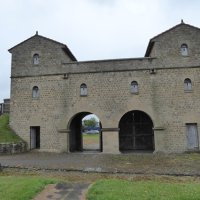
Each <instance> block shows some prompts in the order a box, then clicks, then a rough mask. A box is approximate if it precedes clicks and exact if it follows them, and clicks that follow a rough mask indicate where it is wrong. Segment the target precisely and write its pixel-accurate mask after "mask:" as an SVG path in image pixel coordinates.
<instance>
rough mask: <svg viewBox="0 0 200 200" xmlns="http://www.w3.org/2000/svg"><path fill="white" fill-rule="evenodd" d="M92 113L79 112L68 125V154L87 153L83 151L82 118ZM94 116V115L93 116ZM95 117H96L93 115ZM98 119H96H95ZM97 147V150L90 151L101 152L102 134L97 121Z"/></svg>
mask: <svg viewBox="0 0 200 200" xmlns="http://www.w3.org/2000/svg"><path fill="white" fill-rule="evenodd" d="M91 114H93V113H90V112H80V113H77V114H76V115H75V116H74V117H73V118H72V119H71V122H70V125H69V130H70V131H69V151H70V152H82V151H87V150H86V149H84V145H83V136H84V134H83V118H85V117H86V116H88V115H91ZM94 115H95V114H94ZM95 116H96V115H95ZM97 118H98V117H97ZM99 128H100V130H99V140H98V141H99V145H98V148H95V149H90V150H93V151H100V152H102V132H101V122H100V121H99Z"/></svg>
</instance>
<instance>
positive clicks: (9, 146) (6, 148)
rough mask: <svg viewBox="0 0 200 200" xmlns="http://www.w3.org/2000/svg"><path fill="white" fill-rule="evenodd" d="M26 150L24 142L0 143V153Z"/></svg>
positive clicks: (14, 152)
mask: <svg viewBox="0 0 200 200" xmlns="http://www.w3.org/2000/svg"><path fill="white" fill-rule="evenodd" d="M26 151H27V145H26V143H25V142H19V143H0V154H16V153H23V152H26Z"/></svg>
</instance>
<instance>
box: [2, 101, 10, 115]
mask: <svg viewBox="0 0 200 200" xmlns="http://www.w3.org/2000/svg"><path fill="white" fill-rule="evenodd" d="M9 113H10V99H4V100H3V103H0V115H2V114H9Z"/></svg>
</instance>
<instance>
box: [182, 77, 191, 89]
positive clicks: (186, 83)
mask: <svg viewBox="0 0 200 200" xmlns="http://www.w3.org/2000/svg"><path fill="white" fill-rule="evenodd" d="M184 90H185V91H191V90H192V81H191V80H190V79H189V78H186V79H185V80H184Z"/></svg>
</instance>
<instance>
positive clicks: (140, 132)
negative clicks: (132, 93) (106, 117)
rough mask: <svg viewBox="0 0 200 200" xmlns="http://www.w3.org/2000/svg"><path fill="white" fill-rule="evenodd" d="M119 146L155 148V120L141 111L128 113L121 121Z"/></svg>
mask: <svg viewBox="0 0 200 200" xmlns="http://www.w3.org/2000/svg"><path fill="white" fill-rule="evenodd" d="M119 128H120V132H119V148H120V151H127V150H153V149H154V133H153V122H152V120H151V119H150V117H149V116H148V115H147V114H146V113H144V112H141V111H131V112H128V113H126V114H125V115H124V116H123V117H122V118H121V120H120V123H119Z"/></svg>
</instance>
